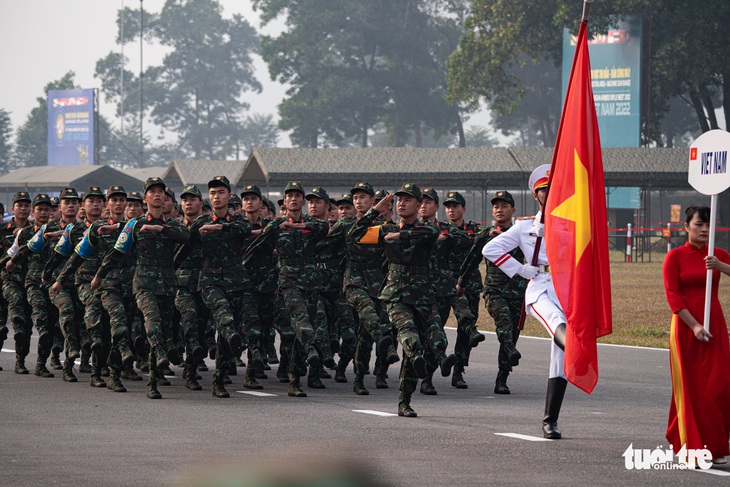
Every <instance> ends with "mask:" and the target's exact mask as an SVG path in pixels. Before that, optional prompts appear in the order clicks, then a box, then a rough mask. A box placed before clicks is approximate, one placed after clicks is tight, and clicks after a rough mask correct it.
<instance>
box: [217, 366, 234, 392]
mask: <svg viewBox="0 0 730 487" xmlns="http://www.w3.org/2000/svg"><path fill="white" fill-rule="evenodd" d="M224 376H225V374H224V373H223V371H222V370H220V369H218V370H216V371H215V373H214V374H213V395H214V396H215V397H219V398H227V397H231V395H230V394H229V393H228V391H227V390H226V388H225V385H224V379H223V378H224Z"/></svg>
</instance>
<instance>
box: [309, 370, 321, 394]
mask: <svg viewBox="0 0 730 487" xmlns="http://www.w3.org/2000/svg"><path fill="white" fill-rule="evenodd" d="M307 387H309V388H310V389H324V388H325V385H324V384H323V383H322V379H320V378H319V367H309V374H307Z"/></svg>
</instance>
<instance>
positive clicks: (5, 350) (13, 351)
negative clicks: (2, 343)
mask: <svg viewBox="0 0 730 487" xmlns="http://www.w3.org/2000/svg"><path fill="white" fill-rule="evenodd" d="M2 351H3V352H6V353H15V350H10V349H9V348H3V349H2Z"/></svg>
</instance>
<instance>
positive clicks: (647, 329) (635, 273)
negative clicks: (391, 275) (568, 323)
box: [449, 256, 730, 348]
mask: <svg viewBox="0 0 730 487" xmlns="http://www.w3.org/2000/svg"><path fill="white" fill-rule="evenodd" d="M657 257H658V258H657V260H658V262H652V263H635V264H625V263H623V262H612V263H611V299H612V304H613V333H612V334H610V335H608V336H605V337H603V338H600V339H599V343H616V344H621V345H640V346H644V347H659V348H668V346H669V343H668V339H669V320H670V318H671V312H670V310H669V305H667V300H666V297H665V294H664V281H663V279H662V263H661V258H660V257H661V256H657ZM482 271H483V269H482ZM727 279H728V278H727V277H723V278H721V279H720V302H721V303H723V304H724V305H726V306H727V305H728V303H730V283H728V282H727ZM449 321H450V323H449V326H455V325H456V323H455V322H454V319H453V317H452V318H451V319H450V320H449ZM478 325H479V328H480V329H481V330H487V331H494V321H492V318H491V317H490V316H489V314H488V313H487V311H486V309H485V308H484V304H483V301H482V308H481V309H480V310H479V321H478ZM522 333H523V334H525V335H530V336H542V337H547V336H548V334H547V332H546V331H545V329H544V328H543V327H542V325H540V324H539V323H538V322H537V321H536V320H535V319H533V318H532V317H529V316H528V317H527V319H526V321H525V329H524V330H523V331H522Z"/></svg>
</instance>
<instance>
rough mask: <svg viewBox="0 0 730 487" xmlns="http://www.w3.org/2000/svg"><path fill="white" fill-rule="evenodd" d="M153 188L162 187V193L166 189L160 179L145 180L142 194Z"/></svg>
mask: <svg viewBox="0 0 730 487" xmlns="http://www.w3.org/2000/svg"><path fill="white" fill-rule="evenodd" d="M154 186H162V189H163V191H164V189H165V187H166V186H165V182H164V181H163V180H162V178H147V181H145V182H144V192H145V193H146V192H147V191H148V190H149V189H150V188H152V187H154Z"/></svg>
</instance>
